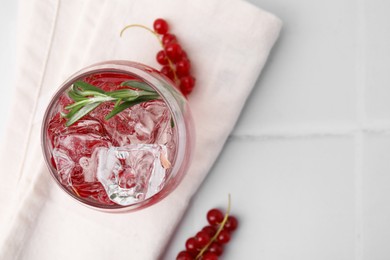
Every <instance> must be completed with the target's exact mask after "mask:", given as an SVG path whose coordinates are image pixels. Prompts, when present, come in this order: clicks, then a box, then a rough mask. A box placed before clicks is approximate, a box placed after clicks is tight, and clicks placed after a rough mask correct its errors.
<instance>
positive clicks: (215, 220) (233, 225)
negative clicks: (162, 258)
mask: <svg viewBox="0 0 390 260" xmlns="http://www.w3.org/2000/svg"><path fill="white" fill-rule="evenodd" d="M207 221H208V222H209V225H208V226H205V227H204V228H203V229H202V230H201V231H199V232H198V233H197V234H196V235H195V236H194V237H191V238H189V239H187V241H186V245H185V246H186V250H184V251H181V252H180V253H179V254H178V255H177V257H176V260H194V259H199V260H217V259H218V257H219V256H220V255H222V253H223V247H224V245H226V244H227V243H228V242H229V241H230V237H231V234H232V232H233V231H235V230H236V229H237V226H238V221H237V219H236V218H235V217H234V216H228V214H226V215H225V216H224V215H223V214H222V212H221V211H220V210H219V209H211V210H209V212H207Z"/></svg>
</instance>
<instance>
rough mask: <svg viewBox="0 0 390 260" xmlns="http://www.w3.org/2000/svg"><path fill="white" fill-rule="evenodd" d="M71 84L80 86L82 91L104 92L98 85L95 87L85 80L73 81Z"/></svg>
mask: <svg viewBox="0 0 390 260" xmlns="http://www.w3.org/2000/svg"><path fill="white" fill-rule="evenodd" d="M73 86H75V87H77V88H80V89H81V90H83V91H92V92H98V93H101V94H104V93H105V91H104V90H102V89H100V88H98V87H95V86H93V85H91V84H88V83H87V82H84V81H76V82H75V83H73Z"/></svg>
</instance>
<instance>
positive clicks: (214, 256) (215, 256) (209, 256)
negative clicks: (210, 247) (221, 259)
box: [202, 252, 218, 260]
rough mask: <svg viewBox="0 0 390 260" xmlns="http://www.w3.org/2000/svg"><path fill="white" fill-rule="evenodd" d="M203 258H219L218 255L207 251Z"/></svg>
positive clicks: (216, 259)
mask: <svg viewBox="0 0 390 260" xmlns="http://www.w3.org/2000/svg"><path fill="white" fill-rule="evenodd" d="M202 260H218V256H217V255H216V254H214V253H211V252H207V253H206V254H204V255H203V257H202Z"/></svg>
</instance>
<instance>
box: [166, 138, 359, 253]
mask: <svg viewBox="0 0 390 260" xmlns="http://www.w3.org/2000/svg"><path fill="white" fill-rule="evenodd" d="M353 151H354V140H353V138H351V137H328V138H321V139H319V138H318V139H317V138H314V139H311V138H296V139H288V140H286V139H267V140H264V139H261V138H260V139H258V138H240V137H234V138H231V139H230V140H229V142H228V143H227V145H226V148H225V150H224V152H223V154H222V155H221V157H220V158H219V160H218V162H217V164H216V166H215V168H214V169H213V171H212V172H211V173H210V175H209V177H208V179H207V181H206V182H205V183H204V185H203V186H202V188H201V189H200V191H199V193H198V194H197V196H196V198H195V200H194V203H193V205H192V206H191V208H190V210H189V212H188V213H187V216H186V218H185V219H184V220H183V223H181V225H180V227H181V228H180V229H179V230H178V232H177V234H176V236H175V237H174V239H173V242H172V243H171V247H170V248H169V249H168V253H167V255H166V256H165V258H164V259H174V256H175V254H176V253H177V252H179V251H180V250H181V249H183V248H184V243H185V241H186V239H187V238H189V237H190V236H194V235H195V234H196V232H197V231H198V230H200V229H201V228H202V227H203V226H204V225H206V224H207V222H206V218H205V216H206V212H207V211H208V210H209V209H210V208H212V207H216V206H217V207H221V209H226V203H227V194H228V193H230V194H231V196H232V214H233V215H236V216H237V217H238V218H239V220H240V221H241V222H240V223H241V226H240V228H239V230H238V231H237V233H236V234H235V235H234V237H233V239H232V241H231V243H230V244H229V245H228V246H227V247H226V257H224V258H223V259H272V260H273V259H275V260H276V259H324V260H325V259H340V260H341V259H343V260H347V259H354V253H355V252H354V243H355V242H354V230H355V224H354V221H353V220H354V216H355V208H354V198H355V188H354V183H353V181H351V180H353V177H354V172H353V171H354V152H353ZM251 256H252V257H253V258H251ZM254 256H256V257H254Z"/></svg>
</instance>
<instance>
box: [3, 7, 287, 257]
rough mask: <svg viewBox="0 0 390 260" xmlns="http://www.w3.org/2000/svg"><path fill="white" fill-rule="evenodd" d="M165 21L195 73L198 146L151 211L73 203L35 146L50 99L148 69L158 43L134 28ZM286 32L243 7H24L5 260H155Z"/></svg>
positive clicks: (7, 171) (8, 160)
mask: <svg viewBox="0 0 390 260" xmlns="http://www.w3.org/2000/svg"><path fill="white" fill-rule="evenodd" d="M158 17H164V18H166V19H167V20H168V22H169V23H170V25H171V29H172V32H173V33H175V34H176V35H177V36H178V37H179V39H180V42H181V44H182V46H183V48H184V49H186V51H187V53H188V55H189V56H190V59H191V61H192V64H193V73H194V75H195V77H196V79H197V83H196V87H195V89H194V91H193V93H192V94H191V96H190V98H189V102H190V106H191V108H192V112H193V117H194V123H195V132H196V144H195V147H196V148H195V151H194V156H193V162H192V164H191V167H190V169H189V171H188V174H187V175H186V176H185V178H184V180H183V182H182V183H181V184H180V185H179V187H178V188H177V189H176V190H175V191H174V192H173V193H172V194H170V195H169V196H168V197H167V198H165V199H164V200H163V201H161V202H159V203H157V204H156V205H154V206H152V207H149V208H146V209H143V210H140V211H137V212H132V213H123V214H108V213H102V212H99V211H95V210H92V209H89V208H86V207H84V206H82V205H79V204H78V203H75V202H74V201H73V200H72V199H70V198H68V197H67V195H66V194H65V193H63V192H62V191H61V190H59V188H58V187H57V186H56V185H55V184H54V182H53V181H52V180H50V175H49V173H48V170H47V169H46V167H45V165H44V163H43V156H42V153H41V147H40V127H41V123H42V116H43V112H44V109H45V106H47V104H48V101H49V98H50V96H51V95H52V94H53V93H54V92H55V91H56V89H57V87H58V86H59V85H60V84H61V83H62V82H63V81H64V80H65V79H66V78H67V77H68V76H70V75H71V74H72V73H74V72H75V71H77V70H79V69H81V68H82V67H85V66H87V65H90V64H93V63H96V62H100V61H104V60H114V59H122V60H133V61H139V62H142V63H145V64H148V65H151V66H154V67H158V65H157V64H156V61H155V60H154V59H155V54H156V53H157V51H158V50H159V46H158V43H157V42H156V41H155V39H154V38H153V36H151V35H150V34H149V33H147V32H145V31H142V30H139V29H136V28H135V29H132V30H129V31H126V33H125V36H124V37H122V38H120V37H119V32H120V31H121V29H122V28H123V27H124V26H125V25H127V24H132V23H139V24H144V25H151V24H152V22H153V20H154V19H156V18H158ZM280 28H281V22H280V20H279V19H278V18H276V17H275V16H274V15H272V14H270V13H267V12H265V11H263V10H260V9H258V8H256V7H254V6H252V5H251V4H249V3H247V2H245V1H242V0H198V1H183V0H162V1H152V0H127V1H119V0H114V1H109V0H88V1H77V0H67V1H61V0H20V3H19V32H20V34H19V39H18V45H19V46H18V53H19V54H18V57H17V61H18V69H17V82H16V86H15V89H16V95H15V99H14V101H13V106H12V116H11V120H10V122H9V123H8V128H7V133H6V139H5V140H6V142H5V143H4V144H3V145H2V147H1V149H2V155H1V156H0V177H1V180H2V181H1V182H0V203H1V205H2V207H1V208H2V209H1V214H0V259H30V260H34V259H41V260H42V259H142V260H148V259H158V258H159V257H161V254H162V252H163V251H164V249H165V247H166V246H167V243H168V241H169V238H170V236H171V235H172V232H173V231H174V229H175V227H176V225H177V223H178V222H179V220H180V219H181V217H182V215H183V213H184V211H185V209H186V207H187V206H188V203H189V200H190V199H191V197H192V195H193V194H194V193H195V192H196V190H197V188H198V187H199V185H200V184H201V182H202V180H203V179H204V178H205V176H206V174H207V172H208V171H209V170H210V168H211V166H212V164H213V163H214V161H215V159H216V158H217V156H218V154H219V153H220V151H221V149H222V147H223V145H224V143H225V141H226V138H227V137H228V135H229V133H230V132H231V130H232V128H233V127H234V124H235V122H236V120H237V118H238V116H239V114H240V111H241V109H242V107H243V105H244V103H245V100H246V98H247V97H248V95H249V93H250V91H251V89H252V87H253V86H254V84H255V81H256V79H257V78H258V76H259V73H260V72H261V70H262V68H263V66H264V63H265V61H266V59H267V57H268V54H269V52H270V50H271V48H272V46H273V44H274V42H275V41H276V39H277V37H278V34H279V31H280Z"/></svg>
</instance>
